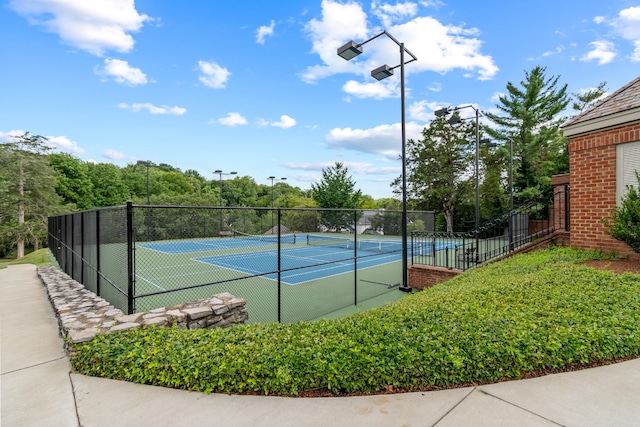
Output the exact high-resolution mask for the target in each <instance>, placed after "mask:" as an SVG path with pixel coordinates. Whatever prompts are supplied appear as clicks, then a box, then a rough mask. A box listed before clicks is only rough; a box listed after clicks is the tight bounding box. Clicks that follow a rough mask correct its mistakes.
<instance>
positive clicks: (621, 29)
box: [613, 6, 640, 62]
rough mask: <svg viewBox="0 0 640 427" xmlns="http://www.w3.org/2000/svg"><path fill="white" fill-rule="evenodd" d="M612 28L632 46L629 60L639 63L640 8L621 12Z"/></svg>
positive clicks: (631, 8)
mask: <svg viewBox="0 0 640 427" xmlns="http://www.w3.org/2000/svg"><path fill="white" fill-rule="evenodd" d="M613 26H614V28H615V31H616V32H617V33H618V34H619V35H620V36H621V37H622V38H624V39H625V40H629V41H630V42H631V43H632V44H633V46H634V50H633V53H632V54H631V60H632V61H634V62H640V6H635V7H630V8H627V9H623V10H621V11H620V13H618V17H617V18H616V19H614V21H613Z"/></svg>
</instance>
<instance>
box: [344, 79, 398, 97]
mask: <svg viewBox="0 0 640 427" xmlns="http://www.w3.org/2000/svg"><path fill="white" fill-rule="evenodd" d="M342 90H344V91H345V92H346V93H348V94H349V95H353V96H355V97H357V98H375V99H383V98H390V97H395V96H399V94H400V89H399V88H398V82H397V80H393V79H391V80H389V79H386V80H383V81H379V82H371V83H360V82H357V81H355V80H349V81H348V82H346V83H345V84H344V86H342Z"/></svg>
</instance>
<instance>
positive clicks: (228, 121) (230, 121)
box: [218, 113, 247, 127]
mask: <svg viewBox="0 0 640 427" xmlns="http://www.w3.org/2000/svg"><path fill="white" fill-rule="evenodd" d="M218 123H220V124H222V125H225V126H232V127H233V126H239V125H246V124H247V119H246V118H244V117H243V116H242V115H241V114H240V113H228V114H227V116H226V117H221V118H219V119H218Z"/></svg>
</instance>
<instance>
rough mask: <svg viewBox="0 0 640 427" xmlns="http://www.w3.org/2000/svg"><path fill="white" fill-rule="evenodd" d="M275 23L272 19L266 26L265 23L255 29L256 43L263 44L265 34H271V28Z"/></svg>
mask: <svg viewBox="0 0 640 427" xmlns="http://www.w3.org/2000/svg"><path fill="white" fill-rule="evenodd" d="M275 26H276V23H275V21H274V20H273V19H272V20H271V24H270V25H269V26H268V27H267V26H266V25H263V26H261V27H260V28H258V30H257V31H256V43H260V44H264V39H265V37H267V36H272V35H273V29H274V28H275Z"/></svg>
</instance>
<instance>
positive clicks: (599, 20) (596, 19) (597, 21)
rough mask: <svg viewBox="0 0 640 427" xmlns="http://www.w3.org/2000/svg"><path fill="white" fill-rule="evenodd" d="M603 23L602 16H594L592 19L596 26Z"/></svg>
mask: <svg viewBox="0 0 640 427" xmlns="http://www.w3.org/2000/svg"><path fill="white" fill-rule="evenodd" d="M604 21H605V17H604V16H596V17H594V18H593V22H595V23H596V24H602V23H603V22H604Z"/></svg>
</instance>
